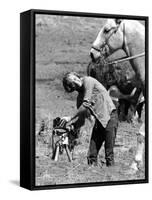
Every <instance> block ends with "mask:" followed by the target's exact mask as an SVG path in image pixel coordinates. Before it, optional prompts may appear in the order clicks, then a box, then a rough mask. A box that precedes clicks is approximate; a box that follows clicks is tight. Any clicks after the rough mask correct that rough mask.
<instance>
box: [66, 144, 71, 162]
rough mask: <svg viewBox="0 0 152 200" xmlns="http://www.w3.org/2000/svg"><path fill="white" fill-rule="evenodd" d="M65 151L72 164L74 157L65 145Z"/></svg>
mask: <svg viewBox="0 0 152 200" xmlns="http://www.w3.org/2000/svg"><path fill="white" fill-rule="evenodd" d="M65 151H66V154H67V156H68V160H69V162H72V156H71V153H70V151H69V148H68V145H65Z"/></svg>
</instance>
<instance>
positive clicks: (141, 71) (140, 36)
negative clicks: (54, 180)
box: [125, 21, 145, 83]
mask: <svg viewBox="0 0 152 200" xmlns="http://www.w3.org/2000/svg"><path fill="white" fill-rule="evenodd" d="M125 34H126V45H127V48H126V49H127V50H128V52H127V54H129V56H138V55H139V54H141V53H144V52H145V29H144V27H143V25H142V24H140V23H139V22H137V21H136V22H133V23H131V22H128V23H126V33H125ZM130 62H131V65H132V67H133V69H134V71H135V73H136V77H137V78H138V79H139V80H140V81H141V82H142V83H144V81H145V57H144V56H142V57H139V58H136V59H132V60H130Z"/></svg>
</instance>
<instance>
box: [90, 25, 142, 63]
mask: <svg viewBox="0 0 152 200" xmlns="http://www.w3.org/2000/svg"><path fill="white" fill-rule="evenodd" d="M119 26H120V24H119V25H117V26H116V27H113V28H111V30H112V29H113V31H112V32H111V34H110V35H109V36H108V37H107V38H106V40H105V41H104V43H103V45H102V47H101V48H98V47H96V46H94V45H92V49H94V50H96V51H97V52H100V57H103V55H106V53H107V52H106V49H107V47H108V48H109V46H110V45H109V43H108V41H109V39H110V38H111V36H112V35H113V34H115V33H116V32H117V30H118V28H119ZM122 31H123V45H122V49H124V50H125V52H126V54H127V56H125V57H123V58H121V59H117V60H114V61H111V62H109V63H106V64H117V63H120V62H124V61H127V60H132V59H135V58H138V57H142V56H144V55H145V52H143V53H140V54H137V55H135V56H130V54H129V49H128V46H127V42H126V32H125V24H124V23H123V30H122ZM109 49H110V48H109ZM107 54H108V53H107Z"/></svg>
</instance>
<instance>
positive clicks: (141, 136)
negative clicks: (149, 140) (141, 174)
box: [131, 122, 145, 171]
mask: <svg viewBox="0 0 152 200" xmlns="http://www.w3.org/2000/svg"><path fill="white" fill-rule="evenodd" d="M144 141H145V123H144V122H143V123H142V125H141V127H140V129H139V133H138V135H137V149H136V154H135V159H134V161H133V163H132V165H131V168H132V169H133V170H135V171H137V170H138V169H139V168H138V167H139V165H141V164H142V163H143V152H144V145H145V143H144Z"/></svg>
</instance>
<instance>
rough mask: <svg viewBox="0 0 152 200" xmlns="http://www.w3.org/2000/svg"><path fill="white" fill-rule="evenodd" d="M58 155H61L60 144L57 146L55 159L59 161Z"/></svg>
mask: <svg viewBox="0 0 152 200" xmlns="http://www.w3.org/2000/svg"><path fill="white" fill-rule="evenodd" d="M58 157H59V145H57V146H56V150H55V157H54V160H55V161H57V160H58Z"/></svg>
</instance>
